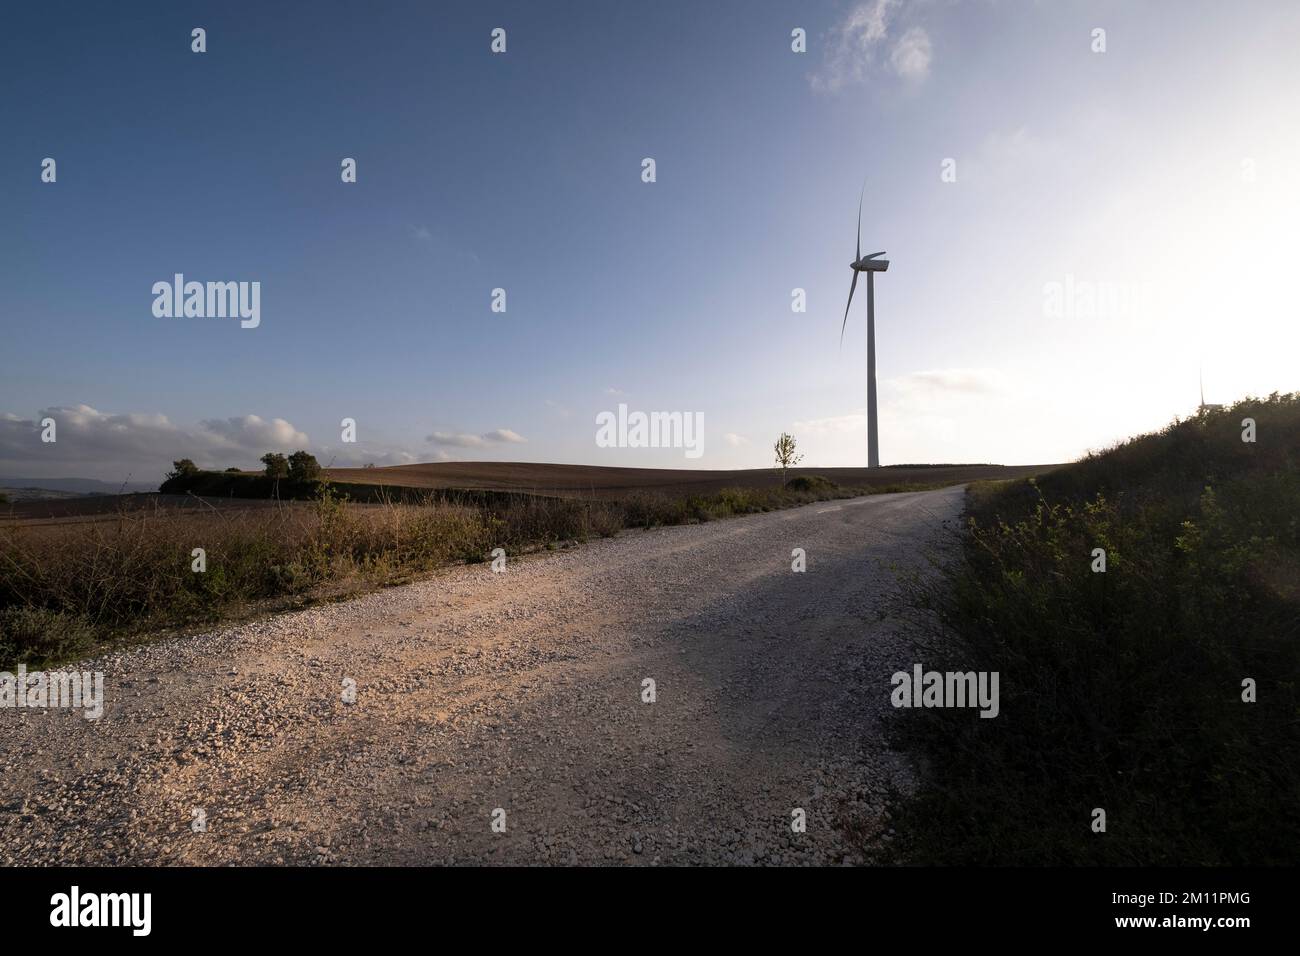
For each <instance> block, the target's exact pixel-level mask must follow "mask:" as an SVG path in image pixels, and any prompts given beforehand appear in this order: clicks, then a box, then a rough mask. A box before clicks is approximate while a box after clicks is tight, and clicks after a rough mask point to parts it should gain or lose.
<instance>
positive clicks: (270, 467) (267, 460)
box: [261, 451, 289, 478]
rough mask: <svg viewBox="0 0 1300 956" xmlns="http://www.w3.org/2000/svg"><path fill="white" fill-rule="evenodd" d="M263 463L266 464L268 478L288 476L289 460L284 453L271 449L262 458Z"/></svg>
mask: <svg viewBox="0 0 1300 956" xmlns="http://www.w3.org/2000/svg"><path fill="white" fill-rule="evenodd" d="M261 462H262V464H264V465H265V466H266V477H268V478H288V477H289V462H288V460H287V459H286V458H285V457H284V455H281V454H278V453H277V452H273V451H269V452H267V453H266V454H265V455H263V456H262V458H261Z"/></svg>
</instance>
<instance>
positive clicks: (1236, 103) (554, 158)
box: [0, 0, 1300, 480]
mask: <svg viewBox="0 0 1300 956" xmlns="http://www.w3.org/2000/svg"><path fill="white" fill-rule="evenodd" d="M194 27H203V28H204V29H205V30H206V31H207V52H206V53H202V54H198V53H193V52H191V49H190V46H191V39H190V31H191V29H192V28H194ZM495 27H502V28H504V29H505V30H506V31H507V50H506V52H505V53H504V54H500V55H494V54H492V53H491V52H490V50H489V43H490V32H491V30H492V29H493V28H495ZM796 27H800V28H803V29H804V30H806V32H807V47H808V49H807V52H806V53H795V52H793V51H792V50H791V30H793V29H794V28H796ZM1096 28H1101V29H1104V30H1105V31H1106V50H1105V52H1104V53H1097V52H1093V50H1092V49H1091V47H1092V45H1093V42H1094V41H1093V39H1092V31H1093V30H1094V29H1096ZM1296 49H1300V7H1296V6H1295V5H1291V4H1283V3H1249V2H1247V3H1241V4H1234V5H1232V6H1231V7H1230V8H1229V7H1227V6H1225V5H1223V4H1212V3H1179V4H1174V3H1144V4H1126V3H1069V2H1061V3H1042V4H1038V3H1015V2H998V3H991V2H940V0H929V2H906V0H897V2H895V0H869V2H862V3H854V2H829V3H798V4H794V3H774V2H773V3H762V2H745V3H740V2H733V3H713V4H696V3H681V4H677V3H668V2H665V3H655V4H644V5H634V4H631V3H595V2H592V3H545V2H533V3H520V4H504V3H501V4H495V3H474V4H469V3H467V4H429V3H409V4H406V3H375V4H344V3H315V4H311V5H301V6H293V5H288V4H254V3H222V4H183V3H166V4H162V3H159V4H135V5H132V6H130V7H128V8H118V7H113V8H110V7H108V6H107V5H91V4H79V5H65V4H58V3H45V4H40V5H25V6H23V7H21V8H15V9H14V10H12V11H10V12H9V14H8V25H7V28H6V30H5V31H4V35H3V38H0V62H3V63H4V67H3V70H4V74H5V83H4V84H3V88H0V102H2V103H3V109H2V110H0V116H2V117H3V123H4V126H5V131H6V146H7V148H6V149H5V150H4V151H3V154H2V155H0V216H2V217H3V222H4V228H3V229H2V230H0V278H3V288H2V289H0V325H2V329H3V337H4V348H3V359H0V370H2V371H3V377H2V378H0V474H10V475H23V476H40V477H53V476H61V475H74V474H75V475H83V476H90V477H100V478H105V479H109V480H120V479H122V478H124V477H125V475H126V473H127V472H130V473H131V474H132V475H133V476H134V478H135V479H137V480H152V478H153V477H155V476H156V475H158V474H160V473H161V470H162V469H163V468H164V467H165V465H166V463H167V462H169V461H170V460H171V459H173V458H175V457H179V456H181V455H188V456H191V457H194V458H195V459H196V460H198V461H199V462H200V464H204V465H213V466H223V467H224V466H225V465H229V464H234V465H242V466H252V465H253V464H254V463H255V461H256V459H257V457H258V456H259V455H260V454H261V453H262V452H264V451H268V450H273V449H275V450H286V451H287V450H293V448H296V447H309V448H311V449H312V450H313V451H315V452H316V453H317V454H318V455H319V456H320V457H321V458H322V460H326V461H328V460H333V461H335V462H336V463H338V464H357V463H361V462H366V461H374V462H377V463H380V464H389V463H399V462H404V461H431V460H439V459H447V458H450V459H459V458H480V459H514V460H532V461H564V462H583V463H590V464H611V465H644V466H662V467H715V468H732V467H761V466H766V465H768V464H770V459H771V451H770V448H771V444H772V442H773V440H774V439H775V437H776V435H777V434H778V433H779V432H781V431H782V430H785V431H790V432H792V433H794V434H795V436H796V438H798V439H799V441H800V445H801V447H802V448H803V449H804V450H805V451H806V453H807V459H806V463H808V464H815V465H825V466H831V465H849V464H863V463H865V432H864V422H863V408H864V405H865V394H864V392H865V361H864V350H865V319H866V317H865V296H864V295H862V290H859V295H858V297H857V299H856V300H855V303H854V309H853V311H852V313H851V314H850V317H849V328H848V334H847V336H846V338H845V341H844V344H843V347H841V346H840V343H839V332H840V323H841V319H842V316H843V309H844V299H845V296H846V293H847V290H848V283H849V279H850V272H849V269H848V263H849V261H850V260H851V259H852V256H853V251H854V234H853V230H854V224H855V216H856V211H857V198H858V189H859V187H860V185H861V184H862V182H863V179H864V177H865V178H866V180H867V190H866V200H865V209H864V213H863V239H862V242H863V251H864V252H874V251H876V250H877V249H884V250H887V252H888V254H889V258H890V260H891V262H892V265H891V267H890V271H889V272H888V273H887V274H885V275H884V276H882V277H880V279H879V281H878V283H877V290H876V299H877V301H876V306H877V346H878V358H877V363H878V375H879V378H880V393H881V439H880V447H881V458H882V461H883V462H884V463H886V464H889V463H900V462H910V461H936V462H943V461H1001V462H1007V463H1027V462H1042V461H1058V460H1064V459H1068V458H1073V457H1076V456H1077V455H1079V454H1081V453H1083V452H1084V451H1086V450H1087V449H1089V448H1095V447H1101V446H1104V445H1106V444H1108V443H1110V442H1112V441H1114V440H1116V439H1119V438H1122V437H1124V436H1126V435H1129V434H1132V433H1134V432H1137V431H1141V430H1145V429H1149V428H1152V427H1157V426H1159V425H1160V424H1162V423H1164V422H1166V421H1168V420H1169V419H1170V418H1172V417H1173V416H1174V415H1186V414H1188V413H1189V412H1190V411H1191V410H1192V409H1193V407H1194V405H1195V402H1196V400H1197V392H1196V390H1197V376H1198V371H1199V370H1200V369H1202V368H1204V375H1205V382H1206V390H1207V396H1206V397H1207V400H1210V401H1228V400H1232V399H1234V398H1237V397H1240V396H1242V395H1244V394H1247V393H1257V394H1264V393H1267V392H1269V391H1272V390H1275V389H1277V390H1288V391H1289V390H1293V389H1296V388H1300V374H1297V372H1296V369H1297V367H1300V366H1297V363H1296V360H1295V357H1296V355H1297V353H1298V352H1300V332H1298V331H1297V329H1300V323H1297V318H1298V316H1297V314H1296V313H1297V307H1296V305H1295V302H1296V293H1295V290H1294V288H1292V285H1291V283H1290V273H1291V271H1292V269H1293V266H1292V264H1291V259H1292V258H1293V250H1294V248H1295V241H1294V228H1295V227H1294V224H1295V222H1296V221H1297V213H1300V97H1297V96H1296V90H1297V88H1300V83H1298V81H1300V58H1297V57H1296V56H1295V50H1296ZM45 157H52V158H54V159H55V160H56V162H57V182H55V183H43V182H41V178H40V173H41V161H42V160H43V159H44V158H45ZM344 157H354V158H355V159H356V160H357V164H358V181H357V182H356V183H355V184H344V183H342V182H341V181H340V175H339V172H340V161H341V160H342V159H343V158H344ZM644 157H653V158H654V159H655V161H656V166H657V170H656V171H657V181H656V182H654V183H649V184H647V183H644V182H642V181H641V161H642V159H643V158H644ZM949 158H951V159H953V160H955V164H956V165H955V168H956V181H955V182H945V181H943V179H942V178H941V171H942V166H943V163H944V161H945V160H946V159H949ZM176 272H182V273H184V274H185V276H186V278H187V279H193V280H198V281H209V280H211V281H237V280H244V281H258V282H260V283H261V324H260V325H259V327H258V328H256V329H241V328H240V327H239V323H238V321H237V320H229V319H211V318H157V317H155V316H154V315H153V314H152V311H151V306H152V303H153V296H152V294H151V291H150V290H151V287H152V285H153V284H154V283H155V282H158V281H170V279H171V277H172V275H173V274H174V273H176ZM496 287H501V288H504V289H505V290H506V295H507V310H506V312H505V313H494V312H492V311H491V310H490V301H491V291H492V289H493V288H496ZM795 288H803V289H805V290H806V294H807V302H808V305H807V311H806V312H805V313H795V312H792V310H791V292H792V290H793V289H795ZM1050 288H1057V289H1070V290H1073V292H1072V293H1070V294H1068V295H1067V296H1066V301H1064V304H1061V299H1060V298H1059V297H1058V298H1057V299H1056V302H1057V305H1056V306H1055V307H1053V306H1049V305H1048V304H1047V303H1048V302H1049V300H1050V299H1051V295H1050V294H1049V292H1048V290H1049V289H1050ZM1080 289H1082V290H1083V294H1084V296H1085V297H1084V298H1075V296H1076V295H1079V294H1080V293H1079V290H1080ZM1094 293H1095V294H1096V297H1095V298H1092V299H1089V298H1088V296H1091V295H1093V294H1094ZM1090 302H1091V304H1090ZM620 402H623V403H626V404H628V406H629V407H630V408H632V409H634V410H636V409H639V410H645V411H651V410H669V411H682V412H700V413H702V414H703V416H704V429H705V444H704V454H703V456H702V458H700V459H698V460H687V459H686V458H685V457H684V455H683V454H682V452H681V451H680V450H673V449H633V448H623V449H619V448H600V447H597V445H596V443H595V440H594V436H595V432H596V426H595V416H596V415H597V413H599V412H601V411H607V410H613V409H615V408H616V406H617V405H618V403H620ZM47 415H49V416H51V417H54V418H55V419H56V421H58V422H59V433H58V437H59V440H58V441H57V442H56V443H54V444H53V445H50V444H43V443H41V442H40V440H39V425H38V423H39V421H40V419H41V418H42V417H45V416H47ZM345 417H348V418H353V419H355V420H356V421H357V423H358V435H359V438H360V443H359V445H356V446H348V445H342V444H340V442H339V438H340V426H339V422H340V420H341V419H343V418H345ZM503 435H505V436H507V437H508V438H509V439H511V440H500V439H501V436H503ZM483 436H492V437H483ZM520 439H521V440H520Z"/></svg>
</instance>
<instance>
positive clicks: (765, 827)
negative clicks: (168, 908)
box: [0, 487, 962, 865]
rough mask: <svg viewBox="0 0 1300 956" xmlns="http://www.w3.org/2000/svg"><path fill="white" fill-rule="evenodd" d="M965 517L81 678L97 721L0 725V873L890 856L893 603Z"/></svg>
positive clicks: (951, 502) (816, 526) (574, 574)
mask: <svg viewBox="0 0 1300 956" xmlns="http://www.w3.org/2000/svg"><path fill="white" fill-rule="evenodd" d="M961 502H962V489H961V488H959V487H955V488H950V489H945V490H942V491H935V492H922V493H913V494H901V495H878V496H873V497H869V498H860V499H852V500H846V501H842V502H833V503H824V502H823V503H819V504H812V505H808V506H806V507H802V508H796V509H791V510H789V511H782V512H774V513H769V514H763V515H755V516H751V517H746V518H739V519H734V520H728V521H723V522H715V523H710V524H706V525H695V526H689V527H681V528H667V529H662V530H655V531H648V532H647V531H628V532H624V533H623V534H621V535H619V536H618V537H617V538H614V539H611V540H602V541H597V542H593V543H591V544H589V545H586V546H583V547H580V548H575V549H572V550H567V551H562V552H558V553H551V554H545V555H541V556H537V557H532V558H527V559H523V560H518V561H514V560H511V561H509V563H508V565H507V569H506V571H505V573H502V574H494V573H493V572H492V571H491V570H490V566H489V565H487V564H483V565H474V566H468V567H460V568H454V569H450V570H447V571H445V572H441V573H438V574H436V575H434V576H431V577H430V578H429V579H427V580H425V581H421V582H419V583H416V584H411V585H406V586H403V587H398V588H392V589H389V590H385V591H380V592H377V593H374V594H371V595H368V596H366V597H364V598H361V599H358V600H353V601H349V602H347V603H341V604H334V605H326V606H321V607H317V608H313V609H310V610H306V611H301V612H295V613H290V614H285V615H281V616H277V617H272V618H268V619H265V620H261V621H257V622H254V623H250V624H244V625H240V626H237V627H229V628H225V629H221V630H217V631H213V632H211V633H207V634H202V635H198V636H194V637H186V638H178V639H174V640H168V641H165V642H161V643H156V644H152V645H147V646H142V647H138V648H135V649H132V650H130V651H128V652H124V653H121V654H115V655H112V656H109V657H105V658H102V659H100V660H97V661H93V662H87V663H86V664H83V665H78V669H87V670H102V671H104V673H105V682H106V696H107V702H106V705H105V713H104V716H103V718H102V719H100V720H98V721H90V720H85V719H83V718H82V717H81V716H80V714H78V713H75V712H69V711H36V710H0V863H3V864H4V865H15V864H19V865H21V864H74V863H75V864H200V865H204V864H227V863H241V864H280V863H283V864H313V863H317V864H320V863H329V864H381V863H385V864H442V863H447V864H468V863H518V864H532V863H560V864H566V863H577V864H601V863H611V862H614V863H637V864H655V863H658V864H696V863H710V864H753V863H758V864H778V865H780V864H807V863H815V864H827V863H853V862H869V861H870V858H871V852H872V848H873V847H878V846H879V845H880V841H882V840H887V839H888V838H889V819H888V807H887V806H886V805H885V799H884V797H885V792H886V788H887V787H888V786H889V784H890V783H891V782H892V783H894V784H896V785H898V786H901V787H902V788H904V789H905V790H906V789H907V788H908V787H909V786H911V785H912V772H911V768H910V767H909V765H908V762H907V760H906V759H905V757H904V756H903V755H900V754H897V753H894V752H892V751H890V750H889V749H888V748H887V747H886V746H885V743H884V741H883V739H882V733H881V721H882V720H885V719H891V718H892V717H893V716H894V712H893V711H892V709H891V708H890V707H889V691H890V685H889V676H890V674H892V673H893V672H894V671H895V670H900V669H902V670H905V669H908V668H910V666H911V663H912V661H913V654H912V651H911V650H910V648H909V646H908V644H907V642H906V641H905V640H904V639H903V638H902V637H901V630H900V628H899V627H898V625H897V622H896V621H895V620H894V619H893V618H892V617H891V616H890V615H889V613H888V601H889V598H890V597H891V596H893V595H895V594H896V579H895V575H896V574H897V573H898V569H899V568H915V567H917V566H918V565H920V564H921V563H922V558H923V554H924V553H925V552H933V551H934V547H935V543H936V541H937V540H938V536H939V534H940V532H941V530H942V528H943V527H944V526H945V525H946V526H947V527H948V528H952V527H955V525H956V518H957V516H958V513H959V511H960V508H961ZM796 547H801V548H804V549H805V550H806V551H807V561H808V570H807V572H806V573H803V574H797V573H794V572H792V571H791V549H793V548H796ZM882 609H884V615H883V617H882ZM345 678H351V679H352V680H354V681H355V682H356V700H355V703H351V704H349V703H346V702H344V700H343V699H342V696H343V694H342V691H343V684H344V679H345ZM645 678H651V679H653V680H654V681H655V690H656V694H657V700H656V702H654V703H643V702H642V681H643V680H644V679H645ZM196 808H198V809H201V810H202V811H203V814H204V816H205V819H206V831H204V832H195V831H194V830H193V829H192V827H191V821H192V820H193V819H194V811H195V810H196ZM496 808H501V809H503V810H504V811H505V832H494V830H493V828H492V818H493V811H494V810H495V809H496ZM796 808H802V809H803V810H804V811H805V812H806V815H807V832H805V833H795V832H792V829H791V820H792V816H791V814H792V811H793V810H795V809H796Z"/></svg>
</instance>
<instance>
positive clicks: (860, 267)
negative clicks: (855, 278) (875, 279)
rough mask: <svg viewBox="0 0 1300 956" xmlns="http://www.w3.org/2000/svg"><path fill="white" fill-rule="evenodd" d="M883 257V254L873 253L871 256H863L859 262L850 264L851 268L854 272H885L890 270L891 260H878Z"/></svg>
mask: <svg viewBox="0 0 1300 956" xmlns="http://www.w3.org/2000/svg"><path fill="white" fill-rule="evenodd" d="M883 255H884V253H883V252H873V253H872V254H871V255H869V256H863V257H862V258H861V259H859V260H858V261H857V262H850V263H849V268H850V269H852V270H853V271H854V272H884V271H886V270H887V269H888V268H889V260H888V259H877V258H876V256H883Z"/></svg>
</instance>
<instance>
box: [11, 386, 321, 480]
mask: <svg viewBox="0 0 1300 956" xmlns="http://www.w3.org/2000/svg"><path fill="white" fill-rule="evenodd" d="M46 418H52V419H54V421H55V423H56V425H55V428H56V432H55V434H56V438H57V440H56V441H54V442H50V443H45V442H42V441H41V430H42V429H41V424H40V422H41V421H42V420H43V419H46ZM309 447H310V441H309V439H308V437H307V435H306V433H305V432H302V431H299V430H298V429H297V428H295V427H294V426H293V425H292V424H290V423H289V422H287V421H285V420H284V419H283V418H272V419H269V420H268V419H264V418H261V417H260V416H258V415H244V416H242V417H234V418H224V419H209V420H207V421H202V422H199V423H198V424H197V425H196V426H194V427H190V428H186V427H182V426H179V425H176V424H174V423H173V422H172V421H170V420H169V419H168V418H167V416H166V415H163V414H161V413H157V412H127V413H112V412H101V411H100V410H99V409H97V408H94V407H92V406H90V405H84V404H83V405H58V406H53V407H50V408H44V409H41V410H40V411H39V412H37V414H36V417H35V419H24V418H20V417H19V416H17V415H14V414H12V413H6V414H5V415H4V416H3V417H0V471H4V472H8V473H10V474H14V473H19V472H21V473H23V474H24V475H29V476H31V477H63V476H64V475H67V476H69V477H101V476H108V477H110V478H116V477H120V476H122V475H125V474H126V473H128V472H130V473H132V474H134V475H135V476H136V477H138V478H141V479H144V480H149V479H150V478H152V477H153V476H154V475H155V473H156V474H158V475H161V474H162V472H163V471H165V470H166V468H167V466H168V465H169V464H170V463H171V462H172V461H173V460H175V459H178V458H192V459H193V460H194V461H195V462H196V463H197V464H198V465H199V466H200V467H208V468H224V467H227V466H229V465H251V464H252V463H253V462H254V461H256V459H257V458H258V457H259V456H260V455H262V454H265V453H266V452H268V451H282V452H291V451H296V450H298V449H300V448H304V449H305V448H309Z"/></svg>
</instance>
